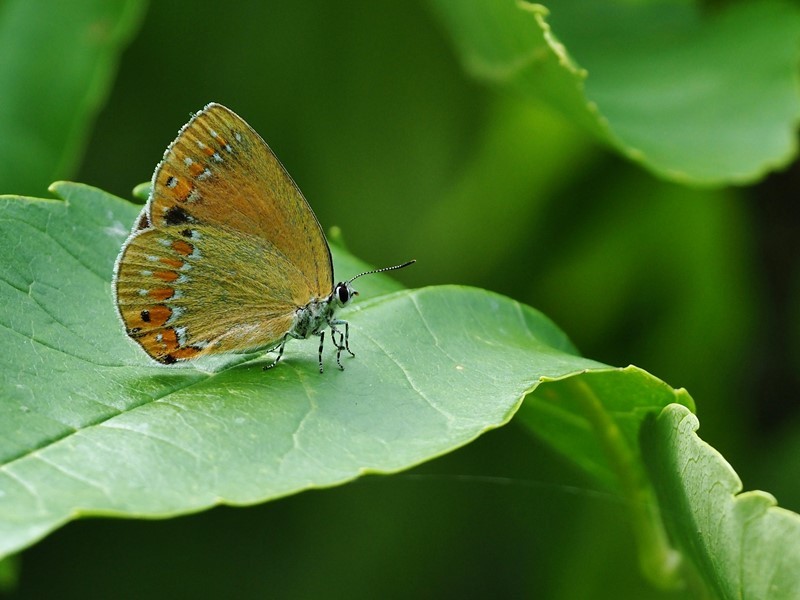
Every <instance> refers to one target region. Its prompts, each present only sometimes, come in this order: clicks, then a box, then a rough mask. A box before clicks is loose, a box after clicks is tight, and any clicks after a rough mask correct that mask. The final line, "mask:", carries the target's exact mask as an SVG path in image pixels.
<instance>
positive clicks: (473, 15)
mask: <svg viewBox="0 0 800 600" xmlns="http://www.w3.org/2000/svg"><path fill="white" fill-rule="evenodd" d="M432 2H433V4H434V6H435V8H436V10H437V13H438V14H439V16H440V18H441V20H442V22H443V23H444V24H445V26H446V28H447V29H448V31H449V33H450V35H451V37H452V38H453V40H454V42H455V44H456V46H457V48H458V51H459V53H460V55H461V57H462V60H463V62H464V64H465V66H466V68H467V69H468V70H470V72H472V73H473V74H474V75H475V76H477V77H480V78H483V79H486V80H488V81H491V82H494V83H496V84H500V85H504V86H509V87H511V88H513V89H515V90H516V91H518V92H520V93H522V94H523V95H525V96H526V97H529V98H538V99H543V100H545V101H547V102H549V103H550V104H552V105H553V106H554V107H556V108H557V109H558V110H560V111H562V112H563V113H565V114H566V115H567V116H569V117H570V118H572V119H573V120H575V121H576V122H579V123H582V124H584V125H585V126H586V127H588V128H589V129H590V130H592V131H594V132H595V133H596V134H597V135H599V136H600V137H601V138H603V139H604V140H605V141H607V142H608V143H609V144H611V145H612V146H614V147H616V148H617V149H618V150H619V151H620V152H622V153H623V154H625V155H626V156H628V157H629V158H631V159H633V160H636V161H638V162H640V163H641V164H642V165H644V166H645V167H647V168H648V169H650V170H652V171H654V172H655V173H657V174H659V175H661V176H663V177H667V178H670V179H674V180H678V181H682V182H689V183H699V184H723V183H731V182H735V183H742V182H746V181H751V180H754V179H756V178H758V177H759V176H761V175H763V174H764V173H765V172H766V171H767V170H769V169H774V168H775V167H777V166H781V165H784V164H786V163H788V162H789V161H790V160H791V159H792V158H793V157H794V156H795V154H796V151H797V143H796V127H797V123H798V121H799V120H800V86H798V62H799V61H798V59H799V58H800V53H799V52H798V41H800V11H798V10H797V8H796V7H795V6H792V5H789V4H783V3H776V2H761V1H759V2H749V3H748V2H740V3H736V4H734V5H733V6H730V7H727V8H726V9H725V10H724V11H720V12H719V13H718V14H714V13H712V14H708V15H702V14H700V11H699V9H697V8H695V7H694V6H692V5H691V4H690V3H687V2H684V1H683V0H675V1H666V2H621V1H620V0H603V1H601V2H583V1H582V0H553V2H548V3H547V8H545V7H543V6H541V5H538V4H529V3H527V2H515V1H514V0H500V1H497V0H477V1H474V2H460V1H458V0H432ZM548 9H549V10H548Z"/></svg>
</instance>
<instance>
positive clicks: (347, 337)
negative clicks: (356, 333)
mask: <svg viewBox="0 0 800 600" xmlns="http://www.w3.org/2000/svg"><path fill="white" fill-rule="evenodd" d="M330 325H331V331H335V332H337V333H338V334H339V335H340V336H342V337H341V338H340V339H339V345H338V346H337V347H338V348H339V350H340V351H341V350H342V349H345V350H347V352H348V354H350V356H352V357H353V358H355V356H356V355H355V354H353V352H352V350H350V323H348V322H347V321H342V320H341V319H336V320H335V321H331V323H330ZM336 325H344V334H342V332H341V331H339V330H338V329H336ZM342 342H344V345H342Z"/></svg>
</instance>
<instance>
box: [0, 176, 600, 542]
mask: <svg viewBox="0 0 800 600" xmlns="http://www.w3.org/2000/svg"><path fill="white" fill-rule="evenodd" d="M52 189H53V191H55V192H56V193H57V194H58V195H59V196H61V197H62V198H64V200H65V201H64V202H62V201H57V200H38V199H31V198H18V197H5V198H3V199H2V203H0V211H2V215H3V219H2V220H1V221H0V229H1V230H2V231H0V256H2V261H0V272H1V273H2V276H1V277H0V281H2V287H1V288H0V294H2V296H0V305H1V306H3V307H4V310H3V312H2V313H0V314H2V325H3V327H4V329H5V331H6V334H5V335H4V336H3V337H2V338H1V339H0V369H2V372H4V373H7V374H9V376H8V377H6V378H4V379H3V380H2V382H0V399H2V400H0V460H1V461H2V462H1V463H0V464H2V466H0V555H3V554H6V553H8V552H12V551H15V550H18V549H20V548H22V547H24V546H26V545H28V544H30V543H31V542H33V541H34V540H36V539H37V538H40V537H42V536H43V535H45V534H46V533H47V532H48V531H50V530H52V529H54V528H55V527H57V526H59V525H60V524H62V523H64V522H66V521H68V520H69V519H71V518H74V517H76V516H82V515H89V514H94V515H97V514H102V515H120V516H122V515H125V516H168V515H175V514H181V513H186V512H191V511H197V510H200V509H203V508H207V507H210V506H213V505H215V504H220V503H226V504H249V503H254V502H261V501H264V500H268V499H271V498H277V497H280V496H284V495H287V494H291V493H296V492H298V491H301V490H304V489H308V488H315V487H325V486H330V485H336V484H340V483H343V482H346V481H348V480H351V479H353V478H355V477H358V476H360V475H363V474H364V473H369V472H375V473H389V472H393V471H397V470H400V469H405V468H408V467H410V466H412V465H414V464H417V463H419V462H421V461H424V460H428V459H430V458H433V457H435V456H438V455H440V454H442V453H445V452H448V451H450V450H453V449H454V448H457V447H459V446H461V445H463V444H466V443H468V442H469V441H470V440H472V439H474V438H475V437H477V436H478V435H480V434H481V433H483V432H485V431H486V430H488V429H491V428H493V427H497V426H499V425H501V424H503V423H505V422H506V421H507V420H508V419H509V418H510V417H511V415H512V414H513V413H514V411H515V410H516V407H517V406H518V404H519V403H520V401H521V399H522V397H523V396H524V395H525V393H526V392H527V391H528V390H529V389H530V388H531V387H532V386H534V385H535V384H536V381H537V378H538V377H540V376H551V377H559V376H563V375H565V374H566V373H569V372H575V371H579V370H582V369H588V368H606V367H604V366H603V365H600V364H599V363H596V362H593V361H590V360H587V359H584V358H581V357H578V356H575V354H574V349H573V348H572V346H571V345H570V343H569V341H568V340H567V338H566V336H564V334H563V333H562V332H560V331H559V330H558V329H557V328H556V327H555V326H554V325H553V324H552V323H551V322H550V321H548V320H547V319H546V318H545V317H543V316H542V315H541V314H539V313H537V312H536V311H534V310H532V309H529V308H527V307H522V306H520V305H519V304H518V303H516V302H513V301H511V300H509V299H506V298H503V297H501V296H497V295H495V294H491V293H488V292H485V291H481V290H474V289H468V288H460V287H453V286H449V287H438V288H428V289H422V290H417V291H396V292H393V290H396V289H397V286H396V284H393V283H391V280H390V279H388V278H385V277H379V276H376V277H373V278H371V279H370V278H365V279H364V282H363V285H360V286H359V288H360V291H361V292H362V298H364V300H363V301H361V302H359V303H357V304H356V305H355V306H354V307H353V309H352V310H348V311H345V312H344V313H343V316H344V317H345V318H347V319H348V320H350V322H351V324H352V327H351V346H352V348H353V349H354V351H355V352H356V354H357V357H356V358H354V359H350V360H346V361H345V366H346V371H344V372H339V371H338V370H337V369H335V368H332V365H331V356H330V354H328V355H327V356H326V357H325V359H326V363H327V366H328V369H327V370H326V372H325V373H324V374H322V375H320V374H319V373H318V372H317V367H316V346H317V344H315V343H314V342H313V341H306V342H305V343H304V342H302V341H296V342H293V343H290V344H289V345H287V349H286V354H285V355H284V361H283V362H281V364H280V365H279V368H276V369H274V370H272V371H269V372H264V371H263V370H262V368H261V367H262V366H263V365H264V364H266V362H267V361H269V360H270V359H269V357H258V356H239V357H234V358H232V359H229V360H230V362H228V363H226V364H224V365H220V364H204V365H201V366H202V367H203V368H204V369H205V370H201V369H197V368H192V367H191V366H188V367H186V368H165V367H163V366H158V365H155V364H153V363H152V362H151V361H150V360H149V359H148V358H147V357H146V356H145V355H144V354H143V353H142V352H141V350H140V349H139V348H138V347H136V346H135V344H133V343H132V342H131V341H130V340H128V338H127V337H126V336H125V335H124V333H123V331H122V327H121V325H120V324H119V322H118V319H117V317H116V315H115V311H114V307H113V305H112V299H111V291H110V278H111V272H112V266H113V263H114V259H115V257H116V254H117V253H118V251H119V247H120V245H121V243H122V241H123V240H124V239H125V237H126V235H127V231H128V227H129V226H130V224H131V223H132V222H133V221H134V219H135V217H136V214H137V212H138V209H137V208H136V207H134V206H133V205H131V204H129V203H127V202H125V201H123V200H120V199H118V198H115V197H113V196H110V195H108V194H106V193H104V192H101V191H100V190H97V189H93V188H89V187H87V186H82V185H78V184H68V183H60V184H55V185H54V186H53V188H52ZM361 268H363V265H361V264H358V262H357V261H355V260H354V259H352V258H350V257H348V256H346V255H344V254H343V253H342V252H337V253H336V269H337V275H338V276H343V277H347V276H349V275H352V274H354V273H355V272H357V271H358V270H360V269H361ZM359 283H360V282H359ZM249 359H255V360H253V361H252V362H244V361H248V360H249ZM236 363H238V364H236Z"/></svg>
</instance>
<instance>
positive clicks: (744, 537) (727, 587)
mask: <svg viewBox="0 0 800 600" xmlns="http://www.w3.org/2000/svg"><path fill="white" fill-rule="evenodd" d="M698 427H699V422H698V420H697V417H696V416H694V415H693V414H692V413H690V412H689V411H688V410H686V408H685V407H683V406H680V405H671V406H668V407H666V408H665V409H664V410H663V411H662V412H661V413H660V414H659V415H658V416H657V417H655V416H652V417H651V418H649V419H648V420H647V421H646V422H645V424H644V426H643V427H642V447H643V452H644V457H645V459H646V463H647V466H648V468H649V471H650V474H651V478H652V480H653V482H654V483H655V489H656V493H657V495H658V499H659V501H660V503H661V505H662V506H664V507H666V508H665V509H664V517H665V520H666V522H667V524H668V527H669V530H670V532H671V533H672V534H673V537H674V539H675V540H676V541H677V544H678V547H679V548H680V549H681V550H682V551H683V552H684V554H685V555H686V556H687V557H688V558H689V559H690V560H691V561H692V563H693V565H694V567H695V569H696V572H697V574H698V575H699V576H700V577H701V578H702V579H703V581H705V583H706V585H707V586H708V588H709V589H711V590H713V592H714V594H715V595H716V596H718V597H719V598H771V599H773V600H778V599H780V598H786V599H787V600H788V599H793V598H797V597H799V596H800V568H799V565H800V516H799V515H797V514H796V513H793V512H790V511H788V510H785V509H782V508H779V507H778V506H776V501H775V498H773V497H772V496H771V495H770V494H767V493H765V492H761V491H751V492H744V493H742V482H741V480H740V479H739V477H738V476H737V475H736V472H735V471H734V470H733V468H732V467H731V466H730V465H729V464H728V463H727V462H726V461H725V459H724V458H723V457H722V456H720V454H719V453H718V452H717V451H716V450H714V449H713V448H712V447H711V446H709V445H708V444H706V443H705V442H703V440H701V439H700V438H699V437H697V434H696V433H695V432H696V431H697V429H698Z"/></svg>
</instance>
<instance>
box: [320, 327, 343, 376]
mask: <svg viewBox="0 0 800 600" xmlns="http://www.w3.org/2000/svg"><path fill="white" fill-rule="evenodd" d="M318 335H319V372H320V373H322V345H323V342H324V341H325V332H324V331H320V332H319V334H318ZM331 337H332V338H333V332H331ZM333 343H334V344H336V338H334V339H333ZM339 366H340V367H341V366H342V365H339Z"/></svg>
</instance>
